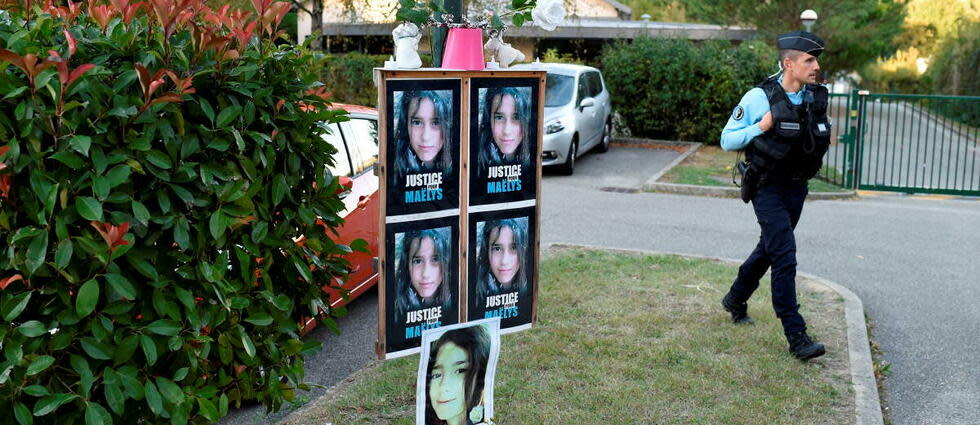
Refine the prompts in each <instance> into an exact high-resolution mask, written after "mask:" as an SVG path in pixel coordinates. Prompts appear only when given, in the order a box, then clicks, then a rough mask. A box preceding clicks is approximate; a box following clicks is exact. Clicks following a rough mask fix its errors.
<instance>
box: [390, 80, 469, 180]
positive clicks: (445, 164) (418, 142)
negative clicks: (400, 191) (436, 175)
mask: <svg viewBox="0 0 980 425" xmlns="http://www.w3.org/2000/svg"><path fill="white" fill-rule="evenodd" d="M395 123H396V124H395V155H396V156H395V173H396V174H397V175H398V176H399V179H398V181H403V180H404V176H405V175H407V174H415V173H431V172H435V171H439V172H442V173H443V175H444V176H448V175H449V173H450V172H452V170H453V158H452V155H451V154H450V153H449V151H450V150H451V149H453V148H454V146H452V139H451V138H450V136H451V135H452V134H453V131H454V129H455V125H454V123H453V104H452V93H451V92H450V91H448V90H413V91H405V92H395Z"/></svg>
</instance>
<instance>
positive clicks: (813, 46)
mask: <svg viewBox="0 0 980 425" xmlns="http://www.w3.org/2000/svg"><path fill="white" fill-rule="evenodd" d="M776 48H777V49H780V50H782V49H793V50H799V51H801V52H805V53H809V54H811V55H813V56H820V54H821V53H823V40H821V39H820V37H817V35H816V34H814V33H812V32H806V31H793V32H788V33H786V34H781V35H780V36H779V37H776Z"/></svg>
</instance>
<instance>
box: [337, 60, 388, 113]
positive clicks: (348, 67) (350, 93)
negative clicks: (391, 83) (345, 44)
mask: <svg viewBox="0 0 980 425" xmlns="http://www.w3.org/2000/svg"><path fill="white" fill-rule="evenodd" d="M387 59H388V56H385V55H365V54H363V53H347V54H344V55H328V56H327V57H326V58H324V60H323V70H322V71H321V75H322V76H323V80H324V81H336V82H337V84H332V85H330V86H329V87H328V89H329V90H330V92H331V94H332V99H334V100H335V101H337V102H343V103H350V104H354V105H365V106H377V104H378V88H377V87H375V85H374V77H373V72H374V71H373V70H374V68H375V67H382V66H384V64H385V60H387Z"/></svg>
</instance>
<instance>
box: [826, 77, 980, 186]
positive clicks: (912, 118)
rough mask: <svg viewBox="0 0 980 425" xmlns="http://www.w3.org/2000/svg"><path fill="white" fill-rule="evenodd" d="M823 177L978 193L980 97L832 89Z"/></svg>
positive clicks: (852, 182)
mask: <svg viewBox="0 0 980 425" xmlns="http://www.w3.org/2000/svg"><path fill="white" fill-rule="evenodd" d="M829 113H830V115H831V119H832V120H833V123H834V125H833V131H834V134H833V136H834V140H835V141H836V143H835V144H833V145H832V146H831V148H830V150H829V151H828V152H827V156H826V157H825V164H827V166H826V167H825V169H824V170H822V171H821V174H820V177H821V178H823V179H825V180H827V181H830V182H832V183H835V184H839V185H841V186H843V187H849V188H855V189H867V190H885V191H898V192H909V193H941V194H957V195H971V196H980V144H978V143H980V133H978V128H980V97H976V96H972V97H971V96H936V95H909V94H872V93H868V92H866V91H860V92H859V91H857V90H855V91H854V92H852V93H850V94H833V95H831V105H830V112H829Z"/></svg>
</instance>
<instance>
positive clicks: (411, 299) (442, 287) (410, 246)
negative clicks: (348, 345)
mask: <svg viewBox="0 0 980 425" xmlns="http://www.w3.org/2000/svg"><path fill="white" fill-rule="evenodd" d="M449 230H450V229H449V228H448V227H444V228H440V229H426V230H418V231H409V232H406V233H400V234H396V235H395V239H396V246H398V252H397V266H396V270H397V272H396V281H397V282H398V290H397V294H396V295H395V317H396V320H397V319H398V318H402V320H403V321H404V318H405V317H406V315H407V313H408V312H409V311H412V310H420V309H424V308H430V307H437V306H441V307H443V309H446V310H448V309H449V308H451V307H452V301H453V299H452V291H451V286H452V285H451V284H450V283H449V282H450V280H451V279H450V273H451V272H452V270H451V266H450V259H451V258H452V254H453V253H452V251H451V247H450V244H449V233H450V231H449ZM399 239H400V241H399Z"/></svg>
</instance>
